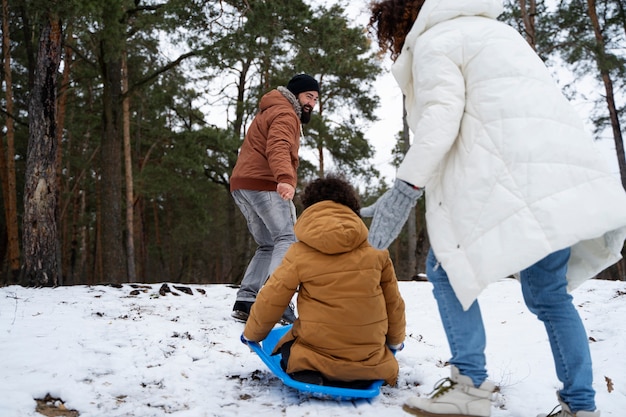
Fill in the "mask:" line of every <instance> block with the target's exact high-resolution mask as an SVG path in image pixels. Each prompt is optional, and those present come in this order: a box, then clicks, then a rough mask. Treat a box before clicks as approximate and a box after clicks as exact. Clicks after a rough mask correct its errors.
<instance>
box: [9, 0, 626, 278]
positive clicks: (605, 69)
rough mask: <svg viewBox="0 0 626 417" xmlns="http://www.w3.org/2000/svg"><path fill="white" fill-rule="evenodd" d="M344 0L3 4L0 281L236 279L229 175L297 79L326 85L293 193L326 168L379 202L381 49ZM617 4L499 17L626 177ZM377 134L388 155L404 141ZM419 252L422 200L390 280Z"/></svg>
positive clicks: (624, 48)
mask: <svg viewBox="0 0 626 417" xmlns="http://www.w3.org/2000/svg"><path fill="white" fill-rule="evenodd" d="M356 3H357V2H348V1H336V2H334V1H332V0H328V1H326V2H322V3H319V2H312V1H302V0H275V1H263V0H240V1H236V0H222V1H204V0H184V1H183V0H133V1H131V0H107V1H106V2H101V1H96V0H65V1H49V0H2V63H3V65H2V71H1V76H2V97H1V98H0V99H1V100H2V101H1V112H0V118H1V122H2V142H1V143H0V145H1V146H0V181H1V184H2V199H1V204H0V205H1V206H2V216H0V285H7V284H14V283H19V284H22V285H34V286H56V285H72V284H97V283H125V282H131V283H132V282H145V283H156V282H163V281H168V282H185V283H202V284H204V283H233V284H237V283H238V282H239V281H240V279H241V277H242V275H243V272H244V270H245V267H246V265H247V262H248V260H249V258H250V257H251V256H252V254H253V252H254V250H255V248H256V244H255V242H254V241H253V240H251V238H250V235H249V233H248V231H247V227H246V224H245V220H244V219H243V217H242V216H241V215H240V213H239V211H238V210H237V209H236V207H235V205H234V203H233V201H232V198H231V196H230V193H229V175H230V173H231V171H232V168H233V166H234V164H235V161H236V158H237V151H238V149H239V147H240V145H241V143H242V141H243V138H244V136H245V132H246V128H247V126H248V125H249V123H250V122H251V120H252V118H253V117H254V114H255V112H256V109H257V105H258V101H259V99H260V97H261V96H262V95H263V94H264V93H266V92H267V91H268V90H270V89H272V88H275V87H276V86H278V85H285V84H286V81H287V80H289V78H291V76H293V75H294V74H296V73H301V72H306V73H309V74H311V75H313V76H315V77H316V78H317V79H318V80H319V81H320V86H321V92H322V93H321V95H320V100H319V107H318V108H317V109H316V111H315V113H314V116H313V119H312V121H311V122H310V123H309V124H308V125H306V127H305V129H304V139H303V143H302V146H301V149H302V158H301V164H300V169H299V181H300V182H299V186H298V189H299V190H301V189H302V187H303V186H304V185H306V183H307V182H309V181H311V180H312V179H314V178H316V177H318V176H322V175H324V174H325V173H328V172H329V171H335V172H341V173H342V174H344V175H345V176H346V177H347V178H348V179H349V180H350V181H352V182H353V183H354V184H355V185H356V186H357V187H358V191H359V194H360V196H361V199H362V202H363V205H367V204H370V203H372V202H373V201H375V200H376V198H377V197H379V196H380V195H381V194H382V193H383V192H384V191H385V190H386V189H387V187H388V184H387V183H386V182H385V177H384V176H382V175H381V173H380V171H379V170H378V168H377V167H376V166H375V164H373V163H372V158H373V156H374V147H373V145H372V143H371V141H370V140H369V139H368V138H366V136H365V131H366V130H367V128H368V126H370V125H371V124H372V123H373V122H375V121H376V119H377V116H376V114H377V111H378V114H380V111H379V110H380V109H379V106H380V97H379V96H378V95H377V91H376V89H375V88H373V86H374V83H375V82H376V80H377V78H378V77H380V76H381V74H382V73H383V71H384V68H385V66H386V65H387V67H388V61H389V58H388V57H387V56H385V57H380V56H378V55H377V46H376V45H375V43H374V42H373V41H372V39H373V38H372V37H371V36H370V35H369V34H368V32H367V30H366V28H365V24H364V23H363V22H362V21H360V20H359V21H357V20H355V19H354V18H353V17H351V16H350V15H348V13H347V12H346V8H347V7H349V8H354V7H359V8H360V9H361V10H363V9H365V10H366V9H367V4H368V2H358V3H359V5H358V6H356ZM625 8H626V5H625V3H624V1H623V0H562V1H560V2H558V1H554V0H552V1H549V2H544V1H541V0H539V1H537V0H506V1H505V10H506V11H505V13H504V14H503V15H502V16H501V19H502V20H505V21H507V22H508V23H509V24H511V25H512V26H513V27H515V28H516V29H517V30H518V31H519V32H520V33H521V34H522V35H523V36H524V37H525V38H526V40H527V41H528V42H529V44H530V45H531V46H532V47H533V48H535V50H536V51H537V52H538V54H539V55H540V56H541V57H542V59H543V60H544V61H545V62H546V64H547V65H548V67H549V68H550V69H551V70H552V71H553V72H554V73H555V76H556V77H557V78H558V81H559V82H560V86H561V87H562V89H563V91H564V93H565V94H566V95H567V96H568V97H569V98H570V99H572V100H576V101H577V102H579V103H580V102H582V103H585V109H587V110H586V112H585V114H583V115H582V116H584V117H586V118H587V120H586V122H587V124H588V125H589V126H590V127H591V129H590V130H592V131H593V134H594V137H595V138H596V139H603V140H607V138H609V140H611V141H612V143H613V144H614V153H615V156H616V161H617V164H616V165H617V167H618V168H617V169H618V170H619V172H618V173H617V174H616V175H619V176H620V178H621V181H622V184H624V185H625V186H626V163H625V160H624V147H623V141H622V135H623V129H622V127H621V126H622V124H623V123H624V106H625V94H624V88H625V87H626V10H625ZM365 23H366V22H365ZM566 73H567V74H570V75H571V76H570V77H569V78H567V80H566V79H565V78H564V77H561V76H560V75H562V74H566ZM383 110H384V116H383V117H384V118H390V119H391V118H393V119H399V120H402V116H403V115H402V114H401V113H402V111H401V110H402V107H401V106H400V107H399V111H398V112H397V113H398V114H396V112H395V111H391V109H389V111H387V109H383ZM216 120H219V121H220V123H217V122H216ZM387 134H388V135H389V136H388V137H387V138H384V139H385V140H388V141H393V142H394V143H395V144H396V145H395V148H394V149H393V152H392V154H391V155H389V157H390V159H391V160H392V161H393V164H394V165H397V164H398V163H399V162H400V161H401V159H402V155H403V154H404V151H405V150H406V149H407V147H408V146H409V143H410V134H409V132H408V128H407V127H406V124H404V127H403V128H402V129H401V130H400V131H398V132H392V131H390V132H387ZM295 203H296V206H297V207H298V210H299V211H300V206H299V201H298V199H297V198H296V200H295ZM590 215H593V214H592V213H590ZM427 248H428V238H427V233H426V230H425V222H424V206H423V199H422V200H421V201H420V202H419V204H418V206H417V208H416V210H415V215H413V216H410V218H409V222H408V223H407V227H405V230H404V231H403V233H402V234H401V236H400V237H399V238H398V239H397V240H396V241H395V242H394V243H393V244H392V246H391V247H390V252H391V256H392V258H393V259H394V262H395V265H396V269H397V272H398V277H399V279H401V280H409V279H415V278H416V277H417V276H419V274H420V272H421V270H422V269H423V264H424V262H423V259H424V256H425V254H426V251H427ZM625 269H626V268H625V267H624V261H622V262H620V263H619V264H617V265H615V266H614V267H612V268H610V269H609V270H607V271H605V272H604V273H603V274H602V276H601V278H605V279H613V280H624V279H626V272H625Z"/></svg>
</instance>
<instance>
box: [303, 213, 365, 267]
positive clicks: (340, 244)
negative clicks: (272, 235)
mask: <svg viewBox="0 0 626 417" xmlns="http://www.w3.org/2000/svg"><path fill="white" fill-rule="evenodd" d="M294 231H295V233H296V237H297V238H298V240H299V241H301V242H303V243H306V244H307V245H309V246H311V247H312V248H314V249H316V250H318V251H320V252H322V253H325V254H329V255H334V254H339V253H345V252H350V251H351V250H353V249H355V248H357V247H359V246H361V245H362V244H363V243H364V242H366V241H367V233H368V232H367V226H365V223H363V221H362V220H361V218H360V217H359V216H357V215H356V214H355V213H354V212H353V211H352V210H351V209H349V208H348V207H346V206H344V205H343V204H339V203H335V202H334V201H321V202H319V203H316V204H313V205H312V206H310V207H308V208H307V209H306V210H304V211H303V212H302V214H301V215H300V217H299V218H298V221H297V222H296V226H295V228H294Z"/></svg>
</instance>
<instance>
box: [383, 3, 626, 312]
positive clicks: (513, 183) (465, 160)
mask: <svg viewBox="0 0 626 417" xmlns="http://www.w3.org/2000/svg"><path fill="white" fill-rule="evenodd" d="M501 12H502V5H501V0H466V1H462V2H461V1H458V0H426V2H425V3H424V5H423V7H422V10H421V11H420V13H419V15H418V18H417V20H416V21H415V24H414V25H413V28H412V29H411V31H410V33H409V34H408V36H407V39H406V42H405V45H404V48H403V50H402V53H401V54H400V56H399V57H398V59H397V60H396V62H395V63H394V65H393V66H392V72H393V75H394V76H395V78H396V80H397V82H398V84H399V85H400V87H401V89H402V91H403V93H404V94H405V95H406V106H407V114H408V123H409V126H410V128H411V130H412V132H413V134H414V141H413V143H412V145H411V148H410V149H409V151H408V152H407V154H406V156H405V159H404V161H403V162H402V164H401V166H400V167H399V169H398V173H397V177H398V178H400V179H402V180H405V181H407V182H409V183H411V184H414V185H417V186H424V187H425V189H426V194H425V195H426V197H425V198H426V207H427V213H426V219H427V225H428V233H429V238H430V242H431V245H432V248H433V250H434V252H435V254H436V256H437V259H438V260H439V261H440V262H441V264H442V266H443V267H444V269H445V270H446V272H447V273H448V276H449V278H450V282H451V284H452V286H453V288H454V290H455V293H456V295H457V297H458V298H459V300H460V301H461V303H462V305H463V306H464V308H469V306H470V305H471V303H472V302H473V301H474V300H475V299H476V297H477V296H478V294H479V293H480V292H481V291H482V289H484V288H485V287H486V286H487V285H488V284H489V283H491V282H493V281H495V280H498V279H501V278H504V277H507V276H510V275H513V274H515V273H517V272H519V271H520V270H522V269H524V268H527V267H528V266H530V265H532V264H533V263H535V262H537V261H538V260H540V259H542V258H544V257H545V256H547V255H548V254H550V253H552V252H554V251H556V250H559V249H563V248H566V247H570V246H571V247H572V255H571V259H570V263H569V265H568V282H569V284H570V285H569V288H570V289H572V288H574V287H576V286H577V285H579V284H580V283H581V282H582V281H584V280H585V279H588V278H590V277H593V276H595V275H596V274H597V273H598V272H600V271H601V270H602V269H604V268H606V267H608V266H609V265H611V264H613V263H615V262H616V261H618V260H619V259H620V257H621V255H620V251H621V249H622V246H623V242H624V239H625V237H626V227H625V226H626V193H625V192H624V189H623V188H622V186H621V184H620V182H619V179H618V178H617V177H616V176H615V175H613V174H611V172H610V170H609V168H608V164H607V162H606V160H605V158H604V157H603V156H602V155H601V154H600V153H599V151H598V150H597V149H596V146H595V144H594V142H593V139H592V138H591V136H590V135H589V134H588V133H587V132H586V131H585V129H584V127H583V124H582V121H581V119H580V117H579V116H578V115H577V114H576V112H575V111H574V109H573V107H572V106H571V105H570V104H569V103H568V101H567V100H566V99H565V97H564V96H563V95H562V94H561V92H560V90H559V88H558V86H557V85H556V84H555V82H554V80H553V79H552V78H551V75H550V73H549V72H548V70H547V69H546V67H545V66H544V64H543V62H542V61H541V60H540V59H539V57H538V56H537V55H536V54H535V53H534V51H533V50H532V49H531V48H530V47H529V45H528V44H527V42H526V41H525V40H524V39H523V38H522V37H521V36H520V35H519V33H517V32H516V31H515V30H514V29H513V28H511V27H510V26H508V25H506V24H504V23H501V22H499V21H497V20H496V17H497V16H498V15H499V14H500V13H501Z"/></svg>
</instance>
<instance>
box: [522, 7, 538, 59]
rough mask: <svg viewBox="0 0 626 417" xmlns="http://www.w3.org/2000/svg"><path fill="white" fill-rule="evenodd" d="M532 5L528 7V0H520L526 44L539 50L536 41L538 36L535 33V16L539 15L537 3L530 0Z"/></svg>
mask: <svg viewBox="0 0 626 417" xmlns="http://www.w3.org/2000/svg"><path fill="white" fill-rule="evenodd" d="M528 2H529V3H530V5H529V6H528V7H526V0H519V5H520V12H521V14H522V21H523V22H524V34H525V37H526V42H528V44H529V45H530V46H531V47H532V48H533V49H534V50H537V45H536V43H537V42H536V40H537V34H536V31H535V16H536V15H537V1H536V0H528Z"/></svg>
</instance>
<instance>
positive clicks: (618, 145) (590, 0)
mask: <svg viewBox="0 0 626 417" xmlns="http://www.w3.org/2000/svg"><path fill="white" fill-rule="evenodd" d="M587 5H588V6H589V18H590V19H591V24H592V25H593V31H594V34H595V37H596V48H597V50H596V60H597V64H598V69H599V70H600V76H601V78H602V82H603V83H604V91H605V92H606V104H607V108H608V110H609V117H610V120H611V128H612V130H613V139H614V141H615V151H616V153H617V161H618V165H619V171H620V178H621V180H622V186H623V187H624V188H625V189H626V158H625V156H624V140H623V138H622V129H621V126H620V122H619V117H618V114H617V113H618V112H617V108H616V105H615V95H614V91H613V81H612V80H611V74H610V73H609V71H608V69H607V68H606V65H605V63H606V53H605V49H606V48H605V44H604V39H603V37H602V29H601V28H600V22H599V21H598V15H597V13H596V3H595V0H587Z"/></svg>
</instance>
